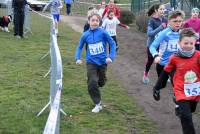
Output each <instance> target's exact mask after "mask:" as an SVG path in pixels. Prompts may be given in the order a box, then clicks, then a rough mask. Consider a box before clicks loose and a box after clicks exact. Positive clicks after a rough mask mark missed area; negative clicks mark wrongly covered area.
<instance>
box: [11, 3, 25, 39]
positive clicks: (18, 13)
mask: <svg viewBox="0 0 200 134" xmlns="http://www.w3.org/2000/svg"><path fill="white" fill-rule="evenodd" d="M26 4H28V3H27V1H26V0H13V1H12V8H13V11H14V36H16V37H17V38H19V39H21V38H23V37H24V36H23V32H24V31H23V25H24V16H25V15H24V10H25V5H26Z"/></svg>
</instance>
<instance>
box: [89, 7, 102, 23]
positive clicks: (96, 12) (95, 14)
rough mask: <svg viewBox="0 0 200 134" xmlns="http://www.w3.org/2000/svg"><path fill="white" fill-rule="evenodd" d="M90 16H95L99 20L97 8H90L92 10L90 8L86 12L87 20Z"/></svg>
mask: <svg viewBox="0 0 200 134" xmlns="http://www.w3.org/2000/svg"><path fill="white" fill-rule="evenodd" d="M92 16H97V18H98V19H99V21H101V16H100V15H99V13H98V10H97V9H92V10H90V12H89V13H88V20H90V18H91V17H92Z"/></svg>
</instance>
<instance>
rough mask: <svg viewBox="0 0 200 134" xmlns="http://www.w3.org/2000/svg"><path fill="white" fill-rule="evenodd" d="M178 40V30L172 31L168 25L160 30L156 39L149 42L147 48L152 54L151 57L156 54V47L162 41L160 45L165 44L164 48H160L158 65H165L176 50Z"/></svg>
mask: <svg viewBox="0 0 200 134" xmlns="http://www.w3.org/2000/svg"><path fill="white" fill-rule="evenodd" d="M178 40H179V31H177V32H174V31H173V30H172V28H171V27H170V26H168V27H167V28H166V29H164V30H163V31H161V32H160V33H159V34H158V36H157V37H156V39H155V40H154V41H153V43H152V44H151V46H150V48H149V50H150V52H151V54H152V56H153V57H155V55H158V51H157V48H158V47H159V45H160V44H161V43H162V45H165V47H164V48H165V50H162V52H163V53H162V55H161V61H160V63H159V64H160V65H162V66H165V65H166V64H167V63H168V61H169V58H170V56H171V55H172V54H174V53H175V52H177V50H178V46H177V45H178Z"/></svg>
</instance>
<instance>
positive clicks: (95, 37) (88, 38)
mask: <svg viewBox="0 0 200 134" xmlns="http://www.w3.org/2000/svg"><path fill="white" fill-rule="evenodd" d="M88 21H89V24H90V29H89V30H87V31H86V32H84V33H83V35H82V36H81V39H80V42H79V45H78V46H77V50H76V57H75V59H76V64H78V65H80V64H82V60H81V51H82V49H83V46H84V45H85V44H87V47H86V66H87V78H88V80H87V85H88V92H89V94H90V97H91V99H92V101H93V102H94V104H95V107H94V108H93V109H92V112H94V113H98V112H99V111H100V110H102V103H101V94H100V90H99V87H103V86H104V85H105V82H106V70H107V64H110V63H112V62H113V60H114V58H115V51H116V50H115V49H116V44H115V42H114V41H113V39H112V38H111V37H110V36H109V34H108V33H107V32H106V31H104V30H103V29H101V28H99V23H100V21H101V16H100V15H99V14H98V13H93V14H91V15H90V16H89V20H88ZM107 43H108V44H109V47H110V54H109V55H108V56H107V52H106V51H107V48H106V47H107Z"/></svg>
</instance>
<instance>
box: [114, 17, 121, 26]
mask: <svg viewBox="0 0 200 134" xmlns="http://www.w3.org/2000/svg"><path fill="white" fill-rule="evenodd" d="M115 22H116V24H117V25H118V24H120V21H119V20H118V18H117V17H115Z"/></svg>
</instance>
